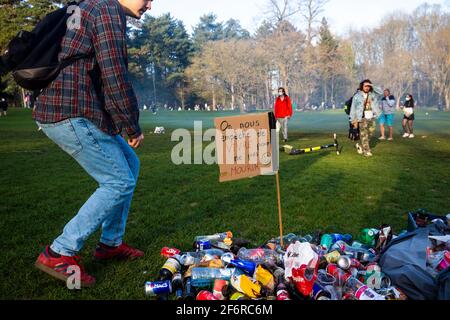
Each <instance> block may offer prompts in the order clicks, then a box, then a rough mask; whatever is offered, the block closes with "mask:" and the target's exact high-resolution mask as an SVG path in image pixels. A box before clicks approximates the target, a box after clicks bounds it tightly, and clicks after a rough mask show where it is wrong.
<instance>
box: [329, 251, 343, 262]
mask: <svg viewBox="0 0 450 320" xmlns="http://www.w3.org/2000/svg"><path fill="white" fill-rule="evenodd" d="M340 257H341V254H340V253H339V251H337V250H335V251H333V252H330V253H328V254H326V255H325V259H326V260H327V262H328V263H337V262H338V260H339V258H340Z"/></svg>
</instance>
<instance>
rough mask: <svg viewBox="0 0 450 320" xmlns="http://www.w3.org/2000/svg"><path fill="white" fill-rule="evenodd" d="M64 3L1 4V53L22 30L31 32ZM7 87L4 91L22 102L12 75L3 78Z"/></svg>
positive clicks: (10, 0)
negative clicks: (40, 21) (47, 15)
mask: <svg viewBox="0 0 450 320" xmlns="http://www.w3.org/2000/svg"><path fill="white" fill-rule="evenodd" d="M62 3H63V1H48V0H26V1H25V0H3V1H1V2H0V30H1V32H0V52H1V53H3V52H4V51H5V49H6V46H7V45H8V43H9V42H10V41H11V39H12V38H13V37H15V36H16V35H17V33H18V32H19V31H20V30H26V31H30V30H32V29H33V28H34V26H35V25H36V24H37V23H38V22H39V20H40V19H42V18H43V17H44V16H45V15H46V14H48V13H50V12H51V11H53V10H56V9H57V8H58V6H60V5H61V4H62ZM1 81H4V82H5V83H6V84H7V86H6V89H4V91H5V92H6V93H7V94H8V95H10V96H15V97H16V98H17V99H16V100H20V99H19V97H20V96H21V95H20V94H19V87H18V86H17V85H16V83H15V82H14V81H13V79H12V77H11V75H8V76H6V77H3V78H2V79H0V82H1Z"/></svg>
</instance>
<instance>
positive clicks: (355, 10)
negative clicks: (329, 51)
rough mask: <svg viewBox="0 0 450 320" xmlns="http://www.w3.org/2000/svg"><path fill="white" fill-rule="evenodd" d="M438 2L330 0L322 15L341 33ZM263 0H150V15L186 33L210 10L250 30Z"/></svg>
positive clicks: (260, 12)
mask: <svg viewBox="0 0 450 320" xmlns="http://www.w3.org/2000/svg"><path fill="white" fill-rule="evenodd" d="M424 2H427V3H429V4H442V5H443V7H444V8H445V9H446V10H448V9H449V6H448V5H445V3H447V4H448V3H449V2H450V1H448V0H447V1H446V0H428V1H425V0H375V1H373V0H365V1H356V0H330V1H329V2H328V4H327V5H326V7H325V11H324V13H323V15H324V16H325V17H326V18H327V20H328V22H329V24H330V26H331V28H332V30H333V31H334V32H335V33H336V34H339V35H344V34H345V33H346V32H347V31H348V30H349V28H350V27H352V28H354V29H360V28H362V27H369V28H370V27H375V26H376V25H378V24H379V22H380V21H381V20H382V18H383V17H384V16H386V15H388V14H390V13H392V12H395V11H401V12H405V13H410V12H412V11H414V9H415V8H417V7H418V6H419V5H421V4H422V3H424ZM266 3H267V1H266V0H154V1H153V3H152V5H153V9H152V11H151V12H150V14H151V15H152V16H155V17H158V16H160V15H162V14H164V13H170V14H171V15H172V16H173V17H175V18H176V19H179V20H182V21H183V22H184V24H185V26H186V28H187V30H188V32H189V33H191V32H192V27H193V26H195V25H196V24H197V23H198V21H199V18H200V17H201V16H202V15H204V14H207V13H210V12H213V13H215V14H216V15H217V17H218V21H226V20H228V19H230V18H234V19H237V20H239V21H240V22H241V25H242V26H243V27H244V28H245V29H247V30H249V31H250V32H251V33H253V32H254V31H255V30H256V29H257V27H258V25H259V23H260V22H261V21H262V17H263V16H264V12H265V8H266V5H265V4H266Z"/></svg>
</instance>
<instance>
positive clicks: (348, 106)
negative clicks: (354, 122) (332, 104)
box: [344, 96, 354, 116]
mask: <svg viewBox="0 0 450 320" xmlns="http://www.w3.org/2000/svg"><path fill="white" fill-rule="evenodd" d="M353 97H354V96H352V97H351V98H350V99H348V100H347V101H345V104H344V111H345V113H346V114H347V115H348V116H349V115H350V111H351V110H352V103H353Z"/></svg>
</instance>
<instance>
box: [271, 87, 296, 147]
mask: <svg viewBox="0 0 450 320" xmlns="http://www.w3.org/2000/svg"><path fill="white" fill-rule="evenodd" d="M274 109H275V118H276V119H277V123H278V125H279V126H280V128H281V132H282V134H283V138H284V142H288V124H289V119H291V117H292V113H293V109H292V102H291V98H289V96H288V95H287V94H286V90H285V89H284V88H279V89H278V97H277V99H276V101H275V107H274Z"/></svg>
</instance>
